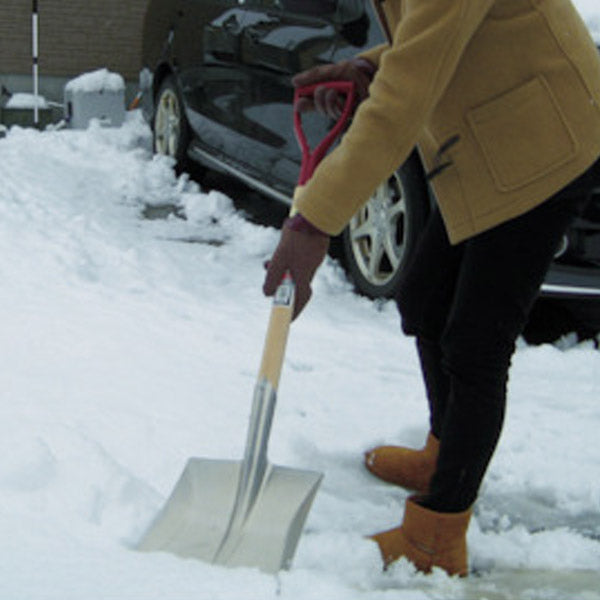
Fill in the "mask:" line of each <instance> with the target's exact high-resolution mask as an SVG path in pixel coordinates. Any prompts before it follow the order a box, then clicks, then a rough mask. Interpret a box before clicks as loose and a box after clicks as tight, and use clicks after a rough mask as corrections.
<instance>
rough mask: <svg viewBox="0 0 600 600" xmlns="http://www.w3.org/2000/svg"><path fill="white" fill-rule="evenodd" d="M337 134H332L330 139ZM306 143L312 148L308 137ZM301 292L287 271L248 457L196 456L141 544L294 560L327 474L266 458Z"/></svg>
mask: <svg viewBox="0 0 600 600" xmlns="http://www.w3.org/2000/svg"><path fill="white" fill-rule="evenodd" d="M344 118H345V119H346V118H347V116H345V117H344ZM298 122H299V121H298ZM339 131H341V127H340V128H339V130H338V133H339ZM336 135H337V133H336ZM334 138H335V136H332V135H329V136H328V138H327V139H328V140H329V141H328V143H329V145H330V144H331V143H332V142H333V140H334ZM302 148H303V153H304V154H305V156H306V155H307V154H308V152H307V150H305V148H308V146H307V145H306V143H305V142H304V145H302ZM323 153H324V152H323ZM321 156H322V155H321ZM303 162H304V161H303ZM316 164H317V163H316V162H314V163H313V166H312V168H313V169H314V166H316ZM303 170H305V169H303ZM294 292H295V286H294V282H293V281H292V278H291V276H290V275H289V274H286V276H285V277H284V279H283V281H282V282H281V284H280V285H279V287H278V289H277V291H276V293H275V296H274V299H273V306H272V308H271V316H270V320H269V325H268V328H267V334H266V340H265V344H264V348H263V356H262V362H261V366H260V370H259V373H258V380H257V383H256V386H255V388H254V397H253V403H252V411H251V415H250V423H249V427H248V433H247V438H246V449H245V452H244V458H243V460H241V461H229V460H216V459H206V458H191V459H190V460H189V461H188V463H187V465H186V467H185V469H184V471H183V473H182V475H181V477H180V479H179V481H178V483H177V484H176V486H175V488H174V490H173V492H172V494H171V496H170V497H169V499H168V500H167V502H166V504H165V506H164V507H163V509H162V510H161V512H160V513H159V514H158V515H157V517H156V519H155V520H154V522H153V523H152V524H151V526H150V528H149V529H148V531H146V533H145V534H144V536H143V537H142V539H141V540H140V541H139V543H138V546H137V548H138V550H142V551H162V552H171V553H173V554H176V555H178V556H181V557H185V558H197V559H200V560H203V561H206V562H211V563H215V564H220V565H226V566H231V567H238V566H246V567H258V568H259V569H261V570H263V571H265V572H267V573H276V572H277V571H279V570H280V569H283V568H288V567H289V566H290V564H291V561H292V558H293V556H294V552H295V550H296V546H297V544H298V540H299V538H300V534H301V533H302V528H303V526H304V522H305V520H306V517H307V515H308V511H309V509H310V506H311V504H312V501H313V499H314V497H315V494H316V492H317V488H318V487H319V484H320V482H321V479H322V477H323V475H322V474H321V473H317V472H314V471H305V470H300V469H293V468H289V467H283V466H279V465H273V464H271V463H270V462H269V461H268V459H267V445H268V440H269V434H270V430H271V424H272V421H273V414H274V410H275V404H276V399H277V386H278V383H279V378H280V375H281V368H282V363H283V357H284V352H285V346H286V343H287V338H288V333H289V327H290V322H291V319H292V314H293V309H294Z"/></svg>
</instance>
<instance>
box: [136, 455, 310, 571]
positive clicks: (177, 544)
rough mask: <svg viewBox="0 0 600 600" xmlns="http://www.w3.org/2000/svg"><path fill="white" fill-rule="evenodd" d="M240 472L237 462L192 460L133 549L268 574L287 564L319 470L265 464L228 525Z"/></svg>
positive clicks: (287, 565) (237, 488)
mask: <svg viewBox="0 0 600 600" xmlns="http://www.w3.org/2000/svg"><path fill="white" fill-rule="evenodd" d="M242 471H243V469H242V461H226V460H211V459H203V458H191V459H190V460H189V461H188V463H187V465H186V467H185V469H184V471H183V473H182V475H181V477H180V479H179V481H178V483H177V485H176V486H175V488H174V490H173V492H172V494H171V496H170V498H169V499H168V501H167V503H166V504H165V506H164V508H163V510H162V511H161V512H160V513H159V514H158V516H157V517H156V519H155V521H154V522H153V524H152V525H151V526H150V528H149V529H148V531H147V532H146V533H145V535H144V537H143V539H142V540H141V541H140V542H139V545H138V549H139V550H143V551H164V552H170V553H173V554H176V555H178V556H181V557H185V558H197V559H200V560H203V561H206V562H212V563H216V564H222V565H227V566H232V567H238V566H246V567H257V568H259V569H261V570H263V571H265V572H267V573H276V572H277V571H279V570H280V569H285V568H287V567H289V565H290V563H291V560H292V558H293V555H294V552H295V550H296V546H297V543H298V539H299V537H300V534H301V532H302V528H303V525H304V521H305V520H306V516H307V515H308V511H309V509H310V506H311V504H312V501H313V499H314V496H315V494H316V491H317V488H318V487H319V483H320V481H321V478H322V474H321V473H317V472H313V471H304V470H300V469H293V468H288V467H281V466H276V465H271V464H268V466H267V470H266V473H265V476H264V479H263V482H262V486H261V488H260V490H259V491H258V495H257V498H256V500H255V501H254V502H253V504H252V507H251V508H250V510H249V512H248V514H247V515H246V516H245V518H244V519H243V522H242V523H241V524H240V526H239V527H235V528H233V529H232V528H231V518H232V514H234V513H235V510H234V504H235V500H236V494H237V492H238V490H239V488H240V477H241V476H242Z"/></svg>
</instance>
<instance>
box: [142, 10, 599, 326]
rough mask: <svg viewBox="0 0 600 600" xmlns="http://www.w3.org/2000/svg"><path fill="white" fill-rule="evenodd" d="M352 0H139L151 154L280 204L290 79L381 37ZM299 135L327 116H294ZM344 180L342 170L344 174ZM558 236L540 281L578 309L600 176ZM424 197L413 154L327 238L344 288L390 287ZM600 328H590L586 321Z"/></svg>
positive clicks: (590, 270)
mask: <svg viewBox="0 0 600 600" xmlns="http://www.w3.org/2000/svg"><path fill="white" fill-rule="evenodd" d="M382 39H383V38H382V33H381V31H380V28H379V25H378V21H377V18H376V16H375V15H374V14H373V12H372V8H371V3H370V2H368V1H364V0H244V1H243V2H242V1H240V0H150V2H149V5H148V9H147V13H146V17H145V24H144V43H143V70H142V74H141V77H140V81H141V84H142V88H143V89H144V91H145V93H144V100H143V107H144V111H145V114H146V116H147V117H148V119H149V120H150V122H151V124H152V127H153V130H154V141H155V150H156V152H158V153H162V154H167V155H170V156H172V157H174V158H175V160H176V161H177V166H178V168H179V169H185V168H186V167H187V166H189V164H190V161H192V162H193V163H200V164H202V165H204V166H206V167H209V168H211V169H216V170H219V171H223V172H226V173H227V174H229V175H231V176H233V177H234V178H236V179H238V180H241V181H243V182H244V183H245V184H248V185H250V186H251V187H253V188H255V189H257V190H259V191H260V192H261V193H262V194H264V195H266V196H269V197H271V198H275V199H277V200H280V201H281V202H283V203H287V204H289V203H290V202H291V198H292V195H293V190H294V187H295V185H296V182H297V178H298V172H299V167H300V161H301V153H300V150H299V147H298V144H297V141H296V139H295V136H294V132H293V127H292V100H293V88H292V84H291V76H292V75H294V74H295V73H298V72H299V71H302V70H304V69H307V68H309V67H312V66H314V65H318V64H323V63H329V62H336V61H339V60H341V59H344V58H349V57H351V56H354V55H356V54H357V53H358V52H360V51H362V50H364V49H366V48H369V47H371V46H373V45H375V44H378V43H380V42H381V41H382ZM304 124H305V131H306V133H307V137H308V138H309V140H314V141H319V140H320V139H322V138H323V137H324V136H325V135H326V133H327V131H328V129H329V128H330V127H331V126H332V123H330V122H327V119H325V118H323V117H318V116H316V115H313V116H309V117H304ZM348 176H349V177H351V176H352V174H348ZM590 194H591V195H592V200H591V202H590V204H589V206H588V208H587V210H586V212H585V214H584V215H583V217H582V218H581V219H579V220H578V221H577V222H576V223H575V224H574V225H573V226H572V227H571V229H570V230H569V232H568V234H567V235H566V236H565V238H564V240H563V243H562V245H561V247H560V248H559V249H558V251H557V255H556V260H555V262H554V264H553V267H552V269H551V271H550V272H549V274H548V277H547V280H546V282H545V284H544V286H543V292H542V293H543V295H544V296H546V297H552V298H559V299H565V298H567V299H569V300H570V302H569V305H570V306H574V303H573V302H572V300H573V299H577V300H578V301H579V302H578V303H577V306H578V307H580V308H581V307H583V310H584V312H585V313H586V320H587V322H588V323H592V324H593V328H594V329H595V328H597V327H598V325H600V321H599V323H598V324H595V323H593V322H594V321H595V319H596V317H595V314H596V306H597V305H599V306H600V303H598V302H597V301H598V300H600V182H599V184H598V188H597V189H593V190H590ZM431 203H432V198H431V193H430V190H429V188H428V186H427V183H426V181H425V177H424V173H423V168H422V166H421V163H420V160H419V156H418V154H417V152H416V151H415V152H413V154H412V155H411V156H410V157H409V158H408V160H407V161H406V163H405V164H403V165H399V166H398V170H397V171H396V173H395V174H394V175H393V176H392V177H391V178H390V179H389V180H388V181H385V182H382V184H381V186H380V187H379V189H378V190H377V191H376V192H375V194H374V195H373V196H372V197H371V198H370V199H369V201H368V202H367V203H366V204H365V206H364V208H363V209H361V210H360V211H359V213H358V214H356V215H355V216H354V218H353V219H352V221H351V223H350V224H349V225H348V227H347V228H346V229H345V230H344V232H343V233H342V234H341V236H340V238H339V239H338V240H337V241H336V244H337V246H336V247H337V249H338V253H339V257H340V258H341V260H342V263H343V264H344V266H345V268H346V270H347V272H348V274H349V276H350V278H351V279H352V281H353V283H354V285H355V287H356V289H357V290H358V291H359V292H361V293H363V294H366V295H368V296H370V297H372V298H376V297H389V296H391V295H392V294H393V291H394V288H395V286H396V282H397V279H398V276H399V273H400V272H401V270H402V267H403V265H404V264H405V261H406V260H407V257H408V256H409V255H410V252H411V250H412V248H413V247H414V244H415V241H416V240H417V238H418V236H419V232H420V230H421V229H422V227H423V225H424V223H425V221H426V219H427V215H428V212H429V210H430V207H431ZM598 328H600V327H598Z"/></svg>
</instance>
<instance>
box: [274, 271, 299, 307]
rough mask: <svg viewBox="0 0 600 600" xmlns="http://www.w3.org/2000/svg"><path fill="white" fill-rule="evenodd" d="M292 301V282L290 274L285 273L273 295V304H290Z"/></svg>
mask: <svg viewBox="0 0 600 600" xmlns="http://www.w3.org/2000/svg"><path fill="white" fill-rule="evenodd" d="M293 302H294V282H293V280H292V277H291V275H289V274H286V275H285V276H284V278H283V281H282V282H281V283H280V284H279V287H278V288H277V291H276V292H275V296H274V297H273V306H292V304H293Z"/></svg>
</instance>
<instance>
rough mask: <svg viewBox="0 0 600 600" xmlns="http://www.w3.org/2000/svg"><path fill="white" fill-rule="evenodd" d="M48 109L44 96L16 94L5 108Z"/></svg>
mask: <svg viewBox="0 0 600 600" xmlns="http://www.w3.org/2000/svg"><path fill="white" fill-rule="evenodd" d="M36 105H37V107H38V108H41V109H45V108H48V102H47V101H46V98H44V96H37V97H36V96H35V95H34V94H26V93H21V92H19V93H16V94H12V95H11V97H10V98H9V99H8V101H7V102H6V105H5V108H10V109H13V110H14V109H34V108H35V107H36Z"/></svg>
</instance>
